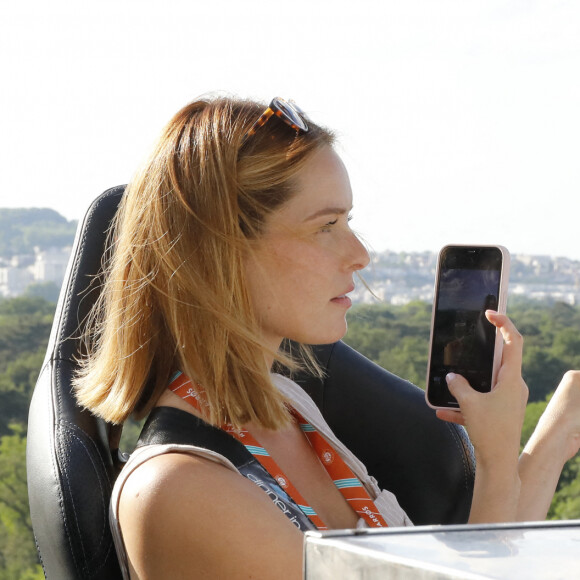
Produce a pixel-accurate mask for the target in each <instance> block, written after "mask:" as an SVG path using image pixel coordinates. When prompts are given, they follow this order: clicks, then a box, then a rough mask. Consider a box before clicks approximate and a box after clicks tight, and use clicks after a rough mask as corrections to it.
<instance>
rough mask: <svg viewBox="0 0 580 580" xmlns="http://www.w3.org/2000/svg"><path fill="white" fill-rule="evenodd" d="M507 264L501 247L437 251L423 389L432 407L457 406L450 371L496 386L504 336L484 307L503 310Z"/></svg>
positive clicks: (484, 386)
mask: <svg viewBox="0 0 580 580" xmlns="http://www.w3.org/2000/svg"><path fill="white" fill-rule="evenodd" d="M509 267H510V255H509V252H508V251H507V249H506V248H504V247H503V246H459V245H457V246H445V247H444V248H443V249H442V250H441V252H440V253H439V259H438V262H437V275H436V280H435V296H434V299H433V314H432V318H431V339H430V341H429V363H428V368H427V388H426V390H425V398H426V400H427V404H428V405H429V406H430V407H433V408H435V409H449V408H452V409H453V408H455V409H456V408H458V407H459V405H458V403H457V400H456V399H455V397H453V395H452V394H451V393H450V392H449V389H448V388H447V382H446V380H445V377H446V375H447V374H448V373H450V372H453V373H456V374H459V375H462V376H463V377H465V378H466V379H467V380H468V381H469V384H470V385H471V386H472V387H473V388H474V389H476V390H477V391H480V392H487V391H490V390H491V389H492V387H493V386H494V385H495V381H496V375H497V371H498V369H499V365H500V363H501V352H502V347H503V339H502V336H501V333H500V332H499V331H498V330H497V329H496V328H495V326H493V324H491V323H490V322H489V321H488V320H487V318H486V317H485V311H486V310H496V311H497V312H500V313H505V310H506V302H507V286H508V279H509Z"/></svg>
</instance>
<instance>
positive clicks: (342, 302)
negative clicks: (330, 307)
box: [331, 294, 352, 308]
mask: <svg viewBox="0 0 580 580" xmlns="http://www.w3.org/2000/svg"><path fill="white" fill-rule="evenodd" d="M331 302H332V303H333V304H338V305H339V306H346V307H347V308H350V307H351V306H352V300H351V299H350V298H349V297H348V296H346V294H343V295H342V296H337V297H336V298H333V299H332V300H331Z"/></svg>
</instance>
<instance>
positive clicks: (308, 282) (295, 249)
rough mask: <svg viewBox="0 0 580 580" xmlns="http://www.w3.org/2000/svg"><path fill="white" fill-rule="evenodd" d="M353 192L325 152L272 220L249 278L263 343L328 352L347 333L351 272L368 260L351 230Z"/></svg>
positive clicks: (250, 264) (341, 169) (339, 165)
mask: <svg viewBox="0 0 580 580" xmlns="http://www.w3.org/2000/svg"><path fill="white" fill-rule="evenodd" d="M351 209H352V191H351V188H350V181H349V178H348V174H347V172H346V168H345V167H344V165H343V163H342V161H341V160H340V158H339V157H338V155H337V154H336V153H335V152H334V151H333V150H332V149H331V148H330V147H325V148H323V149H322V150H320V151H318V152H316V153H315V154H314V155H313V156H312V157H311V159H309V160H308V162H307V163H306V165H305V166H304V167H303V168H302V169H301V171H300V173H299V174H298V176H297V191H296V194H295V195H294V196H293V197H292V198H291V199H290V201H288V202H287V203H286V204H285V205H283V206H282V208H280V209H279V210H277V211H276V212H274V213H273V214H271V215H270V216H269V217H268V219H267V221H266V224H265V228H264V234H263V236H262V237H261V238H260V239H259V241H258V242H257V245H256V251H255V252H254V253H253V254H252V256H251V257H250V258H248V260H247V265H246V272H247V275H248V285H249V291H250V296H251V299H252V304H253V307H254V309H255V312H256V313H257V316H258V319H259V321H260V324H261V326H262V329H263V332H264V337H265V338H266V340H267V341H268V342H269V343H270V344H271V345H272V348H273V349H277V348H278V346H279V344H280V342H281V341H282V339H283V338H290V339H292V340H295V341H298V342H302V343H305V344H328V343H331V342H335V341H337V340H339V339H340V338H342V337H343V336H344V334H345V332H346V320H345V316H346V312H347V310H348V309H349V308H350V305H351V302H350V298H349V297H348V296H347V294H348V293H349V292H352V290H353V289H354V280H353V278H354V276H353V274H354V272H356V271H357V270H360V269H362V268H364V267H365V266H366V265H367V264H368V262H369V256H368V253H367V251H366V249H365V248H364V246H363V245H362V244H361V243H360V241H359V240H358V238H357V237H356V236H355V234H354V233H353V232H352V230H351V229H350V227H349V223H348V222H349V213H350V211H351Z"/></svg>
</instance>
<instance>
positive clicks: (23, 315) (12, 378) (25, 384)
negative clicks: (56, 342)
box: [0, 297, 54, 436]
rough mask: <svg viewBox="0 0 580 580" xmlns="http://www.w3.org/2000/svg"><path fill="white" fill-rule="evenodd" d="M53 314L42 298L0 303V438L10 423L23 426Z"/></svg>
mask: <svg viewBox="0 0 580 580" xmlns="http://www.w3.org/2000/svg"><path fill="white" fill-rule="evenodd" d="M53 313H54V304H51V303H49V302H47V301H46V300H43V299H41V298H30V297H19V298H13V299H11V300H4V301H1V302H0V436H1V435H6V434H8V433H9V430H8V425H9V424H10V423H13V422H18V423H20V424H22V425H23V426H24V425H25V424H26V416H27V413H28V404H29V401H30V397H31V395H32V390H33V388H34V385H35V383H36V379H37V377H38V373H39V371H40V367H41V366H42V361H43V358H44V353H45V351H46V344H47V342H48V337H49V334H50V328H51V325H52V317H53Z"/></svg>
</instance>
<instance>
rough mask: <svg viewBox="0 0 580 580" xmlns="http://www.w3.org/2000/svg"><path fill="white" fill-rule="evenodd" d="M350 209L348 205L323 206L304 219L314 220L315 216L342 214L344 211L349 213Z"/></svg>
mask: <svg viewBox="0 0 580 580" xmlns="http://www.w3.org/2000/svg"><path fill="white" fill-rule="evenodd" d="M351 210H352V207H350V208H346V207H325V208H322V209H319V210H318V211H315V212H314V213H312V214H310V215H309V216H307V217H306V218H304V221H305V222H309V221H311V220H314V219H316V218H319V217H321V216H325V215H344V214H345V213H349V212H350V211H351Z"/></svg>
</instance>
